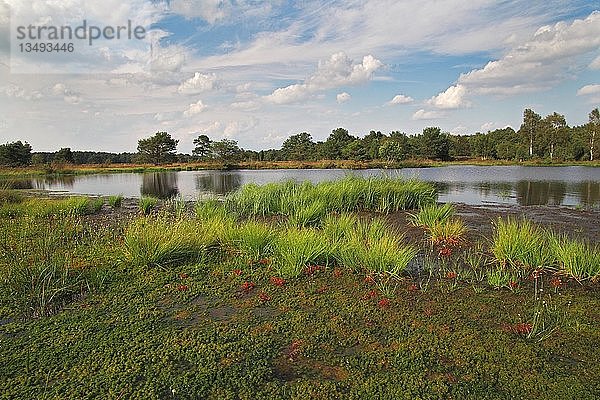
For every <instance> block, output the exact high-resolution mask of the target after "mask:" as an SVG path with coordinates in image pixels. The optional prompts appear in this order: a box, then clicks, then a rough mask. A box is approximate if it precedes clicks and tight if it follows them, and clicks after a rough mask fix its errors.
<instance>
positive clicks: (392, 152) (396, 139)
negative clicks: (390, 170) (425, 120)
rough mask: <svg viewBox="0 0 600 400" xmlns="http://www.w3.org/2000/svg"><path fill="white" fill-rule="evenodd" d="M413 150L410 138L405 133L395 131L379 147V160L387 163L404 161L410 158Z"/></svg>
mask: <svg viewBox="0 0 600 400" xmlns="http://www.w3.org/2000/svg"><path fill="white" fill-rule="evenodd" d="M411 150H412V146H411V145H410V141H409V139H408V136H406V134H405V133H403V132H399V131H393V132H392V133H390V136H389V138H387V139H386V140H385V141H384V142H383V144H382V145H381V146H379V158H382V159H384V160H387V161H402V160H406V159H407V158H409V157H410V155H411Z"/></svg>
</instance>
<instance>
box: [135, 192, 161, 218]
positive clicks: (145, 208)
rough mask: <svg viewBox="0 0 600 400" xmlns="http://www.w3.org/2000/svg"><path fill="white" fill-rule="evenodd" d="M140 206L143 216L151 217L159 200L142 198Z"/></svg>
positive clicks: (148, 197)
mask: <svg viewBox="0 0 600 400" xmlns="http://www.w3.org/2000/svg"><path fill="white" fill-rule="evenodd" d="M138 204H139V208H140V212H141V213H142V215H150V213H151V212H152V211H154V209H155V208H156V205H157V204H158V199H157V198H156V197H150V196H142V197H141V198H140V201H139V203H138Z"/></svg>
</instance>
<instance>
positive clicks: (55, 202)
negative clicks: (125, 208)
mask: <svg viewBox="0 0 600 400" xmlns="http://www.w3.org/2000/svg"><path fill="white" fill-rule="evenodd" d="M103 203H104V201H103V200H102V199H100V198H99V199H94V200H92V199H89V198H87V197H81V196H75V197H68V198H64V199H39V198H30V199H25V200H24V201H23V202H21V203H16V204H12V203H6V204H3V205H0V216H7V217H19V216H34V217H48V216H52V215H54V216H57V215H87V214H95V213H97V212H99V211H100V209H101V208H102V205H103Z"/></svg>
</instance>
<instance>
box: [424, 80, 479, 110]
mask: <svg viewBox="0 0 600 400" xmlns="http://www.w3.org/2000/svg"><path fill="white" fill-rule="evenodd" d="M466 94H467V89H466V88H465V87H464V86H463V85H455V86H450V87H449V88H448V89H446V90H445V91H444V92H442V93H440V94H438V95H437V96H433V97H432V98H431V99H429V100H427V104H429V105H430V106H433V107H436V108H441V109H455V108H461V107H469V106H470V103H469V102H468V101H467V100H466V99H465V95H466Z"/></svg>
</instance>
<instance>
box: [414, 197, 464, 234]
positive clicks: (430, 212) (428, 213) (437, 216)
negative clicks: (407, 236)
mask: <svg viewBox="0 0 600 400" xmlns="http://www.w3.org/2000/svg"><path fill="white" fill-rule="evenodd" d="M453 215H454V206H453V205H452V204H451V203H446V204H442V205H436V204H429V205H426V206H425V207H423V208H421V209H420V210H419V212H418V213H416V214H411V215H410V218H409V219H410V222H411V224H413V225H414V226H420V227H423V228H432V227H434V226H435V225H440V224H442V225H443V224H444V223H445V222H446V221H448V220H449V219H450V218H451V217H452V216H453Z"/></svg>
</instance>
